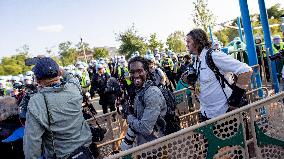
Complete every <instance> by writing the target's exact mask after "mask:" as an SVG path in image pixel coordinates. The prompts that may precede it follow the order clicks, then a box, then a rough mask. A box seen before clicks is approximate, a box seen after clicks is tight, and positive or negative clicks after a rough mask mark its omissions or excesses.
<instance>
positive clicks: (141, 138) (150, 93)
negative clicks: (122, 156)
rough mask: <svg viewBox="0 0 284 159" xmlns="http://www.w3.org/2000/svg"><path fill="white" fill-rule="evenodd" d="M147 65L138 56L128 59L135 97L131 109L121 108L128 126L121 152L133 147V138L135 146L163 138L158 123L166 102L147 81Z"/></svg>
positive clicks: (157, 89)
mask: <svg viewBox="0 0 284 159" xmlns="http://www.w3.org/2000/svg"><path fill="white" fill-rule="evenodd" d="M148 65H149V64H148V61H147V60H146V59H144V58H142V57H140V56H137V57H134V58H132V59H130V61H129V63H128V67H129V70H130V71H129V72H130V79H131V81H132V82H133V84H134V86H135V89H136V95H135V99H134V106H133V108H132V109H130V108H129V107H128V108H123V109H124V110H125V111H123V113H124V116H126V118H127V122H128V125H129V128H128V131H127V135H126V137H125V139H124V140H123V142H122V144H121V149H122V150H123V151H124V150H127V149H129V148H131V147H132V146H133V142H134V140H135V138H136V145H141V144H144V143H146V142H149V141H152V140H155V139H157V138H159V137H161V136H164V134H163V131H162V123H160V124H158V121H160V120H159V119H160V118H161V117H164V116H165V115H166V112H167V105H166V100H165V98H164V96H163V94H162V92H161V90H160V89H159V88H158V87H157V86H155V85H154V84H153V82H152V81H151V80H148V78H149V67H148Z"/></svg>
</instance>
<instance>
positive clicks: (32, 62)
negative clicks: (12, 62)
mask: <svg viewBox="0 0 284 159" xmlns="http://www.w3.org/2000/svg"><path fill="white" fill-rule="evenodd" d="M38 59H40V57H33V58H27V59H26V60H25V65H26V66H32V65H35V64H36V63H37V61H38Z"/></svg>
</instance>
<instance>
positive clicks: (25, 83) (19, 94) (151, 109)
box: [0, 29, 284, 159]
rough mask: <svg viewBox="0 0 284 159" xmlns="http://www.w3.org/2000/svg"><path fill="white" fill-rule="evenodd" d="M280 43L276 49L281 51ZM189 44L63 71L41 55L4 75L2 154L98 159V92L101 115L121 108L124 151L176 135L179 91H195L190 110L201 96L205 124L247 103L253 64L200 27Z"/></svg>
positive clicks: (0, 87) (0, 81)
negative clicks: (92, 121) (21, 71)
mask: <svg viewBox="0 0 284 159" xmlns="http://www.w3.org/2000/svg"><path fill="white" fill-rule="evenodd" d="M276 39H277V37H275V38H273V40H275V42H274V48H275V49H277V50H281V49H282V50H283V49H284V44H283V43H282V42H279V43H277V41H276ZM256 40H257V39H256ZM260 43H261V42H260ZM186 47H187V49H188V51H189V54H187V53H185V54H181V53H174V52H172V51H170V50H167V51H165V52H159V50H158V49H155V50H153V52H152V51H150V50H148V51H147V52H146V54H145V55H144V56H143V57H142V56H140V53H139V52H134V53H133V54H132V56H131V58H130V59H129V61H127V60H126V58H125V57H124V56H117V57H112V58H109V59H107V58H100V59H96V60H91V61H89V62H88V63H87V62H82V61H77V62H76V63H75V64H74V65H69V66H65V67H61V66H59V65H58V64H57V63H56V62H55V61H54V60H52V59H51V58H48V57H40V58H38V60H37V61H36V64H35V66H34V67H33V69H32V71H28V72H26V74H25V75H18V76H5V77H4V76H2V77H0V91H1V96H4V97H1V98H0V105H1V106H0V111H1V114H0V116H1V118H0V121H1V123H0V125H1V134H0V137H1V140H2V143H1V144H0V145H1V146H0V149H1V150H6V151H5V152H6V153H9V154H10V155H12V156H15V157H14V158H35V159H38V158H40V157H45V158H54V157H55V158H56V157H57V158H72V157H73V158H76V157H77V158H79V157H78V155H79V156H80V155H84V156H85V157H86V158H92V157H97V156H98V155H99V154H98V152H97V148H96V143H95V141H94V136H92V135H94V133H92V132H93V130H92V128H91V127H90V126H89V124H88V123H87V122H86V119H89V118H92V117H95V115H97V110H95V109H94V108H95V107H94V106H93V105H92V102H91V99H92V98H95V97H96V95H98V96H99V104H100V105H101V107H102V110H103V113H108V112H109V111H121V113H122V116H123V117H124V118H125V119H126V120H127V123H128V130H127V135H126V137H125V139H124V140H123V142H122V144H121V150H123V151H124V150H127V149H129V148H131V147H133V145H141V144H143V143H146V142H149V141H152V140H154V139H157V138H159V137H162V136H164V135H167V134H169V133H171V132H168V129H169V128H168V127H169V125H170V124H173V123H170V122H179V121H178V120H175V119H176V118H175V114H174V113H173V114H171V112H170V111H169V108H170V107H171V108H174V105H175V104H176V103H175V101H173V99H174V98H172V92H174V91H175V90H180V89H183V88H191V89H188V90H187V92H186V93H187V96H188V98H187V99H188V106H189V110H191V109H192V106H193V103H192V97H191V93H192V91H194V92H195V94H197V98H198V100H197V101H199V102H200V107H201V113H200V117H199V118H200V122H202V121H206V120H209V119H212V118H215V117H217V116H220V115H222V114H225V113H226V112H228V111H230V110H232V109H236V108H238V107H240V106H243V105H245V104H246V103H245V101H244V100H245V99H244V98H245V97H244V94H245V90H246V88H247V86H248V84H249V81H250V77H251V74H252V72H253V71H252V68H251V67H249V66H248V65H247V64H246V63H243V62H240V61H239V60H237V59H234V58H233V57H232V56H229V55H227V54H225V53H224V52H222V51H221V50H220V47H221V46H220V43H219V42H218V41H215V42H214V43H213V45H212V44H211V42H210V41H209V38H208V37H207V34H206V32H204V31H203V30H201V29H194V30H191V31H190V32H189V33H188V34H187V36H186ZM261 50H262V49H261ZM278 52H279V51H278ZM282 67H283V64H282ZM281 69H282V68H281ZM12 99H13V100H12ZM7 101H9V102H7ZM242 101H244V102H243V103H240V102H242ZM7 103H9V104H7ZM7 105H9V106H8V107H9V111H8V109H7V108H6V107H7ZM5 106H6V107H5ZM120 107H122V110H120ZM10 108H15V109H13V110H10ZM16 110H19V111H18V112H17V111H16ZM15 111H16V113H15ZM4 112H5V113H6V114H5V113H4ZM7 112H8V115H7ZM9 112H10V113H9ZM169 116H170V117H169ZM171 117H172V118H171ZM113 120H115V116H114V117H113ZM177 130H178V128H177V129H176V130H175V131H177ZM11 145H12V146H11ZM12 158H13V157H12Z"/></svg>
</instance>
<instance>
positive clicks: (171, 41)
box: [166, 31, 186, 53]
mask: <svg viewBox="0 0 284 159" xmlns="http://www.w3.org/2000/svg"><path fill="white" fill-rule="evenodd" d="M184 37H185V35H184V33H183V32H182V31H175V32H174V33H172V34H171V35H169V36H168V38H167V42H166V44H167V46H168V48H169V49H170V50H172V51H173V52H178V53H181V52H185V51H186V47H185V42H184Z"/></svg>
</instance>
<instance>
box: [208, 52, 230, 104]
mask: <svg viewBox="0 0 284 159" xmlns="http://www.w3.org/2000/svg"><path fill="white" fill-rule="evenodd" d="M212 53H213V50H212V49H211V48H210V49H209V50H208V51H207V53H206V56H205V60H206V64H207V66H208V67H209V68H210V69H211V70H212V71H213V73H214V74H215V77H216V79H217V80H218V81H219V83H220V85H221V88H222V91H223V93H224V95H225V96H226V99H227V101H228V97H227V94H226V93H225V91H224V88H225V83H226V84H227V85H228V86H229V87H230V88H231V89H232V90H233V89H234V86H233V85H231V84H230V83H229V82H228V81H227V79H226V78H225V77H224V75H223V74H221V73H220V71H219V68H218V67H217V66H216V65H215V63H214V61H213V58H212Z"/></svg>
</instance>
